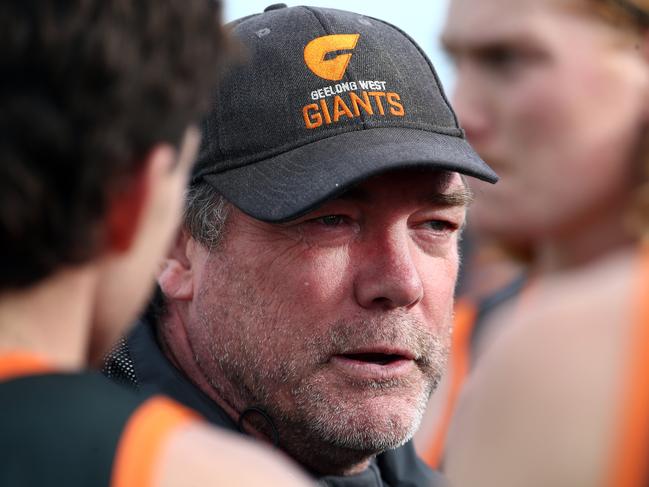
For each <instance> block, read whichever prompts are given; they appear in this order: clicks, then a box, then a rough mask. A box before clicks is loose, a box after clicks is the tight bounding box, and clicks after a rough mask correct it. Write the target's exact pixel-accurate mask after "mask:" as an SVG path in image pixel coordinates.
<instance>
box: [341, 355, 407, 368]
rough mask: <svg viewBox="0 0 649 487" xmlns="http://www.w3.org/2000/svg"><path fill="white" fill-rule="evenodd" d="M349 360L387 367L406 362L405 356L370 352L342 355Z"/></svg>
mask: <svg viewBox="0 0 649 487" xmlns="http://www.w3.org/2000/svg"><path fill="white" fill-rule="evenodd" d="M340 356H341V357H345V358H347V359H349V360H356V361H359V362H367V363H372V364H377V365H387V364H391V363H393V362H396V361H398V360H405V357H404V356H403V355H399V354H395V353H379V352H368V353H344V354H342V355H340Z"/></svg>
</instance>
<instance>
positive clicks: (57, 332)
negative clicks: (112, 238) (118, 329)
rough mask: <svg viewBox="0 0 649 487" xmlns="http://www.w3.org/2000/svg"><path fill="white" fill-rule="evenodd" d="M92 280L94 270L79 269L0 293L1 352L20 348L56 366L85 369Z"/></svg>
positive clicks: (94, 283) (64, 271) (65, 368)
mask: <svg viewBox="0 0 649 487" xmlns="http://www.w3.org/2000/svg"><path fill="white" fill-rule="evenodd" d="M95 285H96V276H95V273H94V272H93V271H92V270H91V269H89V268H78V269H74V270H61V271H58V272H56V273H55V274H54V275H52V276H50V277H48V278H46V279H44V280H42V281H40V282H39V283H37V284H36V285H33V286H30V287H27V288H24V289H20V290H9V291H5V292H4V293H2V294H1V295H0V354H1V353H8V352H12V351H21V352H27V353H32V354H34V355H38V356H39V357H41V358H42V359H44V360H46V361H47V362H48V363H50V365H52V366H54V367H56V368H58V369H63V370H79V369H82V368H85V366H86V362H87V343H88V338H89V334H90V328H91V313H92V311H91V310H92V298H93V292H94V288H95Z"/></svg>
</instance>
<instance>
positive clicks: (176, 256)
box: [158, 228, 194, 301]
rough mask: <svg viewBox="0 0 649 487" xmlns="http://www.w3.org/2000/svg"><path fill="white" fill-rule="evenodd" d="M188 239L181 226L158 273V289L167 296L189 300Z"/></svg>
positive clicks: (190, 279) (191, 286) (191, 284)
mask: <svg viewBox="0 0 649 487" xmlns="http://www.w3.org/2000/svg"><path fill="white" fill-rule="evenodd" d="M190 240H191V237H190V236H189V235H188V233H187V231H186V230H185V229H184V228H181V229H180V230H179V231H178V235H177V236H176V239H175V240H174V243H173V245H172V247H171V249H170V250H169V255H168V256H167V258H166V259H165V261H164V263H163V264H162V268H161V270H160V272H159V274H158V284H159V285H160V289H162V292H163V293H164V294H165V296H167V297H168V298H171V299H176V300H180V301H189V300H191V299H192V298H193V296H194V280H193V277H194V276H193V272H192V261H191V259H190V258H189V244H190Z"/></svg>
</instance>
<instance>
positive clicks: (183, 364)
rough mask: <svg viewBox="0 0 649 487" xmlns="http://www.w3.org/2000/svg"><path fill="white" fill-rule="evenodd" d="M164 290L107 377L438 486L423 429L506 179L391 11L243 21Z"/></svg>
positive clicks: (237, 25) (381, 481) (302, 11)
mask: <svg viewBox="0 0 649 487" xmlns="http://www.w3.org/2000/svg"><path fill="white" fill-rule="evenodd" d="M231 32H232V35H233V36H234V37H235V38H236V39H238V40H239V41H240V42H241V44H242V45H243V47H244V49H245V62H242V63H241V64H239V65H237V66H235V67H234V68H232V69H231V70H230V72H229V73H228V74H227V76H226V77H225V80H224V81H223V82H222V83H221V84H220V86H219V88H218V93H217V96H216V99H215V101H214V106H213V110H212V112H211V114H210V116H209V117H208V119H207V120H206V121H205V124H204V131H205V140H204V144H203V148H202V151H201V154H200V156H199V160H198V163H197V166H196V168H195V171H194V176H193V179H192V184H191V188H190V191H189V193H188V196H187V204H186V211H185V224H184V226H183V228H182V230H181V231H180V232H179V235H178V238H177V241H176V245H175V247H174V249H173V250H172V252H171V253H170V255H169V258H168V259H167V260H166V262H165V264H164V266H163V268H162V270H161V272H160V275H159V279H158V283H159V285H160V290H161V296H160V300H159V301H160V302H159V303H158V306H153V307H152V308H151V309H150V312H149V313H148V315H147V318H146V319H145V320H144V322H143V323H141V324H140V325H139V326H138V327H137V328H136V330H135V332H134V333H133V334H132V335H131V336H129V337H128V338H127V340H126V341H125V342H124V343H123V344H122V346H121V347H120V348H119V349H117V350H116V351H115V352H114V353H113V354H112V355H111V356H109V358H108V360H107V366H106V371H107V373H108V374H109V375H110V376H112V377H114V378H116V379H119V378H122V379H126V380H128V381H129V382H131V383H135V384H137V386H138V387H140V388H142V389H156V390H163V391H164V392H166V393H168V394H170V395H171V396H173V397H175V398H176V399H178V400H180V401H181V402H184V403H185V404H187V405H189V406H191V407H193V408H195V409H197V410H199V411H200V412H201V413H203V414H204V415H205V416H206V417H207V418H208V419H210V420H211V421H212V422H214V423H216V424H219V425H221V426H223V427H225V428H229V429H232V430H239V431H241V432H244V433H246V434H249V435H252V436H255V437H258V438H260V439H263V440H266V441H268V442H272V443H275V444H276V445H277V446H278V447H279V448H280V449H282V450H283V451H285V452H286V453H287V454H289V455H290V456H291V457H293V458H294V459H296V460H297V461H298V462H300V463H301V464H302V465H303V466H304V467H305V468H306V469H307V470H309V471H310V472H311V473H312V474H313V475H314V476H315V477H317V478H319V479H320V481H321V482H322V483H323V484H324V485H336V486H384V485H390V486H395V485H432V484H434V483H435V482H436V481H435V477H434V476H433V474H432V473H431V472H430V471H428V470H427V469H426V467H425V466H423V464H422V463H421V462H419V460H418V459H417V458H416V456H415V454H414V451H413V449H412V447H411V445H410V443H409V440H410V438H411V437H412V435H413V433H414V432H415V430H416V429H417V427H418V424H419V420H420V418H421V415H422V413H423V410H424V408H425V406H426V403H427V399H428V397H429V395H430V393H431V392H432V390H433V389H434V388H435V385H436V383H437V381H438V379H439V376H440V374H441V372H442V369H443V367H444V362H445V355H446V350H447V342H448V337H449V333H450V327H451V321H452V308H453V289H454V284H455V279H456V275H457V270H458V261H459V258H458V247H457V245H458V237H459V233H460V230H461V228H462V226H463V224H464V219H465V213H466V206H467V204H468V202H469V200H470V193H469V192H468V190H467V189H466V187H465V184H464V182H463V179H462V177H461V176H460V174H465V175H469V176H474V177H478V178H481V179H484V180H487V181H491V182H494V181H495V180H496V179H497V177H496V175H495V174H494V173H493V171H491V169H490V168H489V167H487V166H486V165H485V164H484V162H482V161H481V160H480V158H479V157H478V156H477V155H476V154H475V153H474V152H473V150H472V149H471V147H470V146H469V145H468V144H467V142H466V141H465V139H464V134H463V132H462V130H461V129H460V128H459V127H458V124H457V120H456V117H455V114H454V113H453V111H452V109H451V107H450V106H449V103H448V101H447V99H446V97H445V95H444V94H443V92H442V89H441V87H440V85H439V81H438V79H437V77H436V75H435V73H434V70H433V67H432V65H431V64H430V62H429V61H428V60H427V59H426V57H425V56H424V55H423V54H422V51H421V50H420V49H419V48H418V47H417V45H416V44H415V43H414V42H413V41H412V40H411V39H410V38H408V37H407V36H406V35H405V34H403V33H402V32H401V31H399V30H398V29H396V28H394V27H392V26H390V25H389V24H387V23H385V22H383V21H380V20H376V19H373V18H367V17H364V16H361V15H357V14H353V13H349V12H343V11H338V10H330V9H322V8H311V7H294V8H286V7H285V6H283V5H274V6H271V7H269V8H268V9H266V11H265V12H264V13H263V14H260V15H255V16H251V17H247V18H244V19H241V20H239V21H236V22H234V23H233V24H232V25H231Z"/></svg>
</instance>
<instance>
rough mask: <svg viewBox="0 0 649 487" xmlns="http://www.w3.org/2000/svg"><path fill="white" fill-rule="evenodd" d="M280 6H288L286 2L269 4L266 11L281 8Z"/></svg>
mask: <svg viewBox="0 0 649 487" xmlns="http://www.w3.org/2000/svg"><path fill="white" fill-rule="evenodd" d="M280 8H286V4H285V3H274V4H272V5H269V6H268V7H266V8H265V9H264V12H270V11H271V10H279V9H280Z"/></svg>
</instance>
